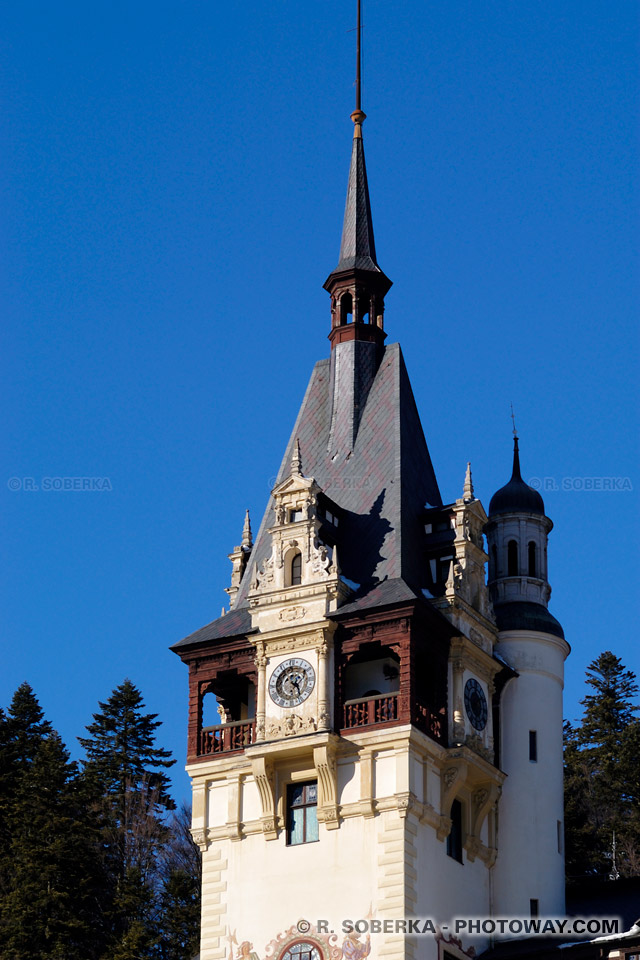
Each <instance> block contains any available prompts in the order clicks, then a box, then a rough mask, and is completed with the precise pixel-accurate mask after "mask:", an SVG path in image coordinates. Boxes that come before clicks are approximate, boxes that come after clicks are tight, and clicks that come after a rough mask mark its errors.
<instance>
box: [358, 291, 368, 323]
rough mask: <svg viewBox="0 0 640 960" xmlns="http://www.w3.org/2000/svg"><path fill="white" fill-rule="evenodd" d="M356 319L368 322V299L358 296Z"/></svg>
mask: <svg viewBox="0 0 640 960" xmlns="http://www.w3.org/2000/svg"><path fill="white" fill-rule="evenodd" d="M358 320H359V321H360V323H369V300H368V299H367V297H360V298H359V300H358Z"/></svg>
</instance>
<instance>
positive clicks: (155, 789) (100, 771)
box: [79, 680, 175, 960]
mask: <svg viewBox="0 0 640 960" xmlns="http://www.w3.org/2000/svg"><path fill="white" fill-rule="evenodd" d="M144 706H145V705H144V701H143V698H142V694H141V693H140V691H139V690H138V689H137V688H136V687H135V686H134V684H133V683H131V681H130V680H125V681H124V683H122V684H121V685H120V686H119V687H117V688H116V689H115V690H114V691H113V693H112V694H111V696H110V697H109V699H108V700H107V701H106V703H100V709H101V712H100V713H96V714H94V718H93V723H91V724H90V725H89V726H88V727H87V732H88V734H89V736H88V737H84V738H79V739H80V743H81V745H82V746H83V748H84V750H85V752H86V756H87V759H86V761H85V763H84V775H85V778H86V783H87V785H88V788H89V789H90V790H91V791H92V792H93V796H94V803H93V807H94V809H95V811H96V815H98V816H99V817H100V819H101V822H102V835H103V849H104V860H105V865H106V869H107V871H108V874H109V877H110V884H109V889H108V891H106V897H105V908H106V912H107V916H108V919H109V925H110V929H111V939H110V944H109V945H108V947H107V949H106V950H105V952H104V955H103V956H104V960H141V958H147V957H151V956H152V955H153V951H154V946H155V944H156V943H157V940H158V938H159V936H160V933H159V928H158V923H159V917H158V913H157V897H158V862H159V858H160V852H161V849H162V845H163V843H164V842H165V839H166V836H167V827H166V825H165V823H164V815H165V813H166V812H167V811H169V810H172V809H174V808H175V804H174V802H173V800H172V798H171V796H170V794H169V786H170V781H169V778H168V776H167V775H166V773H165V772H164V771H165V770H166V769H167V768H168V767H171V766H172V765H173V763H175V761H174V760H172V759H171V752H170V751H169V750H165V749H163V748H161V747H157V746H156V744H155V734H156V730H157V729H158V727H159V726H160V725H161V723H160V721H159V720H158V719H157V714H155V713H144Z"/></svg>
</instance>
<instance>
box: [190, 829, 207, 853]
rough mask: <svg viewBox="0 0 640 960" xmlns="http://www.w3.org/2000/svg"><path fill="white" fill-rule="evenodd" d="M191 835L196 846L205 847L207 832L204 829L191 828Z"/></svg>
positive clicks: (204, 848) (202, 848)
mask: <svg viewBox="0 0 640 960" xmlns="http://www.w3.org/2000/svg"><path fill="white" fill-rule="evenodd" d="M191 836H192V837H193V842H194V843H195V845H196V846H197V847H200V849H201V850H206V849H207V834H206V831H205V830H192V831H191Z"/></svg>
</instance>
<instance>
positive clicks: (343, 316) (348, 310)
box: [340, 293, 353, 324]
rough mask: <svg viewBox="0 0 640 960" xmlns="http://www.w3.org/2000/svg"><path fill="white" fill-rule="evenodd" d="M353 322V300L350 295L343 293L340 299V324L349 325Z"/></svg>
mask: <svg viewBox="0 0 640 960" xmlns="http://www.w3.org/2000/svg"><path fill="white" fill-rule="evenodd" d="M352 320H353V299H352V297H351V294H350V293H343V294H342V297H341V298H340V323H341V324H344V323H351V321H352Z"/></svg>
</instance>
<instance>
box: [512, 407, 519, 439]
mask: <svg viewBox="0 0 640 960" xmlns="http://www.w3.org/2000/svg"><path fill="white" fill-rule="evenodd" d="M511 420H512V422H513V435H514V437H515V438H516V440H517V439H518V431H517V430H516V418H515V414H514V412H513V404H511Z"/></svg>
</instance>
